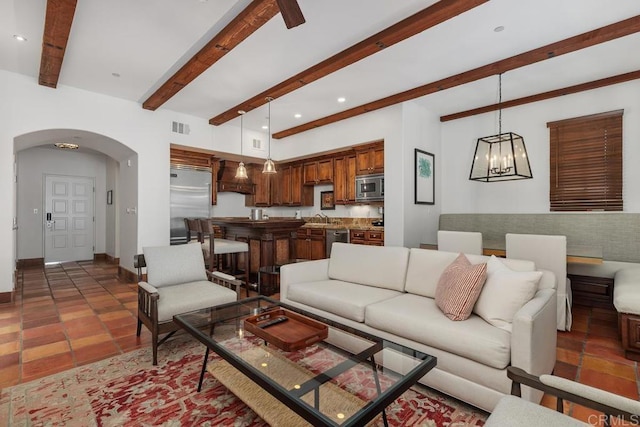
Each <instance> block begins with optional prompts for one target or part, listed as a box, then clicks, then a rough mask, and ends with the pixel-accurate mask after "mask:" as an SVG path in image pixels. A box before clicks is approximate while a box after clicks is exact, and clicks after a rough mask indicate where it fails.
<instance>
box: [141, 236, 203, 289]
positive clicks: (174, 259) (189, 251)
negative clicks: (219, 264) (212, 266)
mask: <svg viewBox="0 0 640 427" xmlns="http://www.w3.org/2000/svg"><path fill="white" fill-rule="evenodd" d="M142 252H143V253H144V260H145V263H146V264H147V282H149V284H151V285H153V286H155V287H156V288H161V287H163V286H172V285H177V284H180V283H189V282H197V281H200V280H207V273H206V271H205V267H204V256H203V255H202V248H201V247H200V245H196V244H193V245H174V246H154V247H145V248H142Z"/></svg>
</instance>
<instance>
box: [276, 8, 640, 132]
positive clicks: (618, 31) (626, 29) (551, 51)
mask: <svg viewBox="0 0 640 427" xmlns="http://www.w3.org/2000/svg"><path fill="white" fill-rule="evenodd" d="M639 31H640V16H634V17H632V18H629V19H625V20H623V21H620V22H616V23H614V24H611V25H607V26H605V27H601V28H598V29H596V30H593V31H588V32H586V33H583V34H580V35H577V36H574V37H570V38H568V39H564V40H561V41H559V42H555V43H551V44H548V45H546V46H542V47H540V48H537V49H533V50H530V51H528V52H524V53H521V54H518V55H515V56H512V57H509V58H506V59H502V60H500V61H496V62H493V63H491V64H487V65H484V66H482V67H478V68H475V69H473V70H469V71H465V72H463V73H460V74H456V75H453V76H450V77H446V78H444V79H441V80H438V81H435V82H432V83H427V84H426V85H423V86H419V87H416V88H413V89H410V90H407V91H404V92H400V93H397V94H395V95H391V96H388V97H386V98H382V99H379V100H377V101H373V102H369V103H367V104H363V105H360V106H358V107H354V108H351V109H349V110H345V111H341V112H339V113H336V114H332V115H330V116H326V117H323V118H320V119H317V120H314V121H311V122H308V123H304V124H301V125H299V126H296V127H293V128H290V129H286V130H283V131H280V132H277V133H274V134H273V135H272V136H273V138H275V139H280V138H285V137H287V136H291V135H295V134H298V133H301V132H305V131H308V130H311V129H315V128H318V127H321V126H325V125H328V124H330V123H335V122H338V121H340V120H344V119H348V118H351V117H355V116H358V115H360V114H365V113H368V112H371V111H374V110H378V109H381V108H385V107H389V106H391V105H395V104H398V103H401V102H405V101H410V100H412V99H416V98H420V97H422V96H425V95H429V94H432V93H435V92H439V91H441V90H445V89H450V88H452V87H456V86H460V85H463V84H466V83H471V82H474V81H476V80H480V79H483V78H486V77H489V76H492V75H496V74H501V73H504V72H506V71H510V70H514V69H516V68H520V67H524V66H527V65H531V64H535V63H536V62H540V61H544V60H547V59H550V58H555V57H556V56H560V55H564V54H566V53H571V52H575V51H577V50H580V49H585V48H587V47H591V46H595V45H597V44H600V43H605V42H608V41H611V40H615V39H617V38H620V37H624V36H628V35H630V34H635V33H637V32H639Z"/></svg>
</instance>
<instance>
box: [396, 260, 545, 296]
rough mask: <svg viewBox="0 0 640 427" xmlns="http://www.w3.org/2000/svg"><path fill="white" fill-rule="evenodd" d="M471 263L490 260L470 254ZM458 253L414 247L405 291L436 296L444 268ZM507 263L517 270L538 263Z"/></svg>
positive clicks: (514, 261)
mask: <svg viewBox="0 0 640 427" xmlns="http://www.w3.org/2000/svg"><path fill="white" fill-rule="evenodd" d="M466 256H467V259H469V261H470V262H471V264H481V263H483V262H487V261H488V260H489V257H488V256H484V255H468V254H466ZM457 257H458V254H457V253H455V252H445V251H434V250H431V249H418V248H412V249H411V251H410V255H409V265H408V267H407V281H406V284H405V291H406V292H410V293H412V294H416V295H421V296H423V297H429V298H435V297H436V288H437V286H438V281H439V280H440V276H441V275H442V273H443V272H444V270H445V269H446V268H447V267H448V266H449V264H451V263H452V262H453V261H454V260H455V259H456V258H457ZM502 261H503V262H504V264H505V265H507V266H508V267H509V268H511V269H512V270H515V271H534V270H535V269H536V265H535V263H534V262H532V261H525V260H519V259H504V260H502Z"/></svg>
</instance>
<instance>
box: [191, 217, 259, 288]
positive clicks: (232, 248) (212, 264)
mask: <svg viewBox="0 0 640 427" xmlns="http://www.w3.org/2000/svg"><path fill="white" fill-rule="evenodd" d="M199 222H200V226H199V228H200V230H201V231H200V235H201V236H202V237H201V240H200V241H201V242H202V243H203V244H204V245H205V246H206V245H207V243H208V246H209V250H208V253H209V260H208V261H209V271H215V270H214V269H217V270H220V271H222V259H221V258H222V256H223V255H230V256H231V274H232V275H234V276H235V273H236V271H237V267H238V254H244V271H243V274H239V275H238V276H237V277H239V278H240V277H242V278H244V283H245V287H246V289H247V297H248V296H249V278H250V271H249V265H250V264H249V244H248V243H246V242H240V241H237V240H230V239H219V238H216V237H215V236H214V230H213V226H212V224H211V221H210V220H209V219H208V218H200V219H199Z"/></svg>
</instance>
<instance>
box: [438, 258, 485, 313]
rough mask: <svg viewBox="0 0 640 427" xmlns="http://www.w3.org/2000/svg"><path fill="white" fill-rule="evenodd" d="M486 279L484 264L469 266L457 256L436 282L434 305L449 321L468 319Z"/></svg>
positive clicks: (465, 260)
mask: <svg viewBox="0 0 640 427" xmlns="http://www.w3.org/2000/svg"><path fill="white" fill-rule="evenodd" d="M486 279H487V264H486V263H482V264H471V262H469V260H468V259H467V257H466V256H465V255H464V254H460V255H458V257H457V258H456V260H455V261H453V262H452V263H451V264H449V266H448V267H447V268H446V269H445V270H444V272H443V273H442V276H440V280H438V286H437V287H436V305H437V306H438V307H439V308H440V310H442V312H443V313H444V314H445V316H447V317H448V318H449V319H451V320H466V319H468V318H469V316H471V311H472V310H473V306H474V305H475V303H476V301H477V299H478V296H479V295H480V291H482V286H483V285H484V282H485V280H486Z"/></svg>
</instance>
